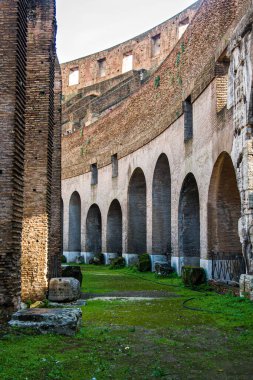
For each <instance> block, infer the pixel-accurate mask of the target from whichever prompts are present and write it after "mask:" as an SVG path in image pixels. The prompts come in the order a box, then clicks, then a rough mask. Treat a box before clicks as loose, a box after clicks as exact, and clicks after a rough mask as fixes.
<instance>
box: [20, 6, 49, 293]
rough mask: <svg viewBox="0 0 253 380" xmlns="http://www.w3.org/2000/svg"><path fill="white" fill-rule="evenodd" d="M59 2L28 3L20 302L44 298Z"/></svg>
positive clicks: (46, 272)
mask: <svg viewBox="0 0 253 380" xmlns="http://www.w3.org/2000/svg"><path fill="white" fill-rule="evenodd" d="M55 34H56V22H55V1H53V0H43V1H39V0H29V1H28V38H27V106H26V114H25V128H26V138H25V171H24V215H23V231H22V261H21V265H22V268H21V269H22V270H21V275H22V299H23V300H26V299H32V300H33V299H41V298H43V297H45V293H46V290H47V284H48V257H49V248H48V247H49V241H50V236H49V235H50V223H51V201H52V199H51V191H52V166H53V130H54V66H55Z"/></svg>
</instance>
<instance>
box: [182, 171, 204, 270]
mask: <svg viewBox="0 0 253 380" xmlns="http://www.w3.org/2000/svg"><path fill="white" fill-rule="evenodd" d="M178 243H179V256H180V257H183V263H184V265H195V266H199V265H200V212H199V192H198V186H197V182H196V179H195V177H194V175H193V174H192V173H189V174H188V175H187V176H186V178H185V180H184V182H183V185H182V189H181V193H180V199H179V210H178Z"/></svg>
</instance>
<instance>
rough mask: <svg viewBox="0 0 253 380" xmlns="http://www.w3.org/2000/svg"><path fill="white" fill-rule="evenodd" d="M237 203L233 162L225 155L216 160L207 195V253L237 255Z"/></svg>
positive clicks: (238, 242)
mask: <svg viewBox="0 0 253 380" xmlns="http://www.w3.org/2000/svg"><path fill="white" fill-rule="evenodd" d="M240 216H241V200H240V193H239V190H238V187H237V181H236V175H235V170H234V166H233V162H232V160H231V158H230V156H229V154H228V153H226V152H223V153H221V155H220V156H219V157H218V159H217V161H216V163H215V165H214V169H213V172H212V176H211V181H210V186H209V194H208V253H209V254H210V253H211V252H218V253H225V254H241V253H242V247H241V243H240V239H239V235H238V220H239V218H240Z"/></svg>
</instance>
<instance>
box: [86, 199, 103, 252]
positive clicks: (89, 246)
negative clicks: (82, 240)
mask: <svg viewBox="0 0 253 380" xmlns="http://www.w3.org/2000/svg"><path fill="white" fill-rule="evenodd" d="M101 251H102V220H101V212H100V209H99V207H98V205H96V204H93V205H92V206H91V207H90V209H89V211H88V215H87V219H86V252H92V253H100V252H101Z"/></svg>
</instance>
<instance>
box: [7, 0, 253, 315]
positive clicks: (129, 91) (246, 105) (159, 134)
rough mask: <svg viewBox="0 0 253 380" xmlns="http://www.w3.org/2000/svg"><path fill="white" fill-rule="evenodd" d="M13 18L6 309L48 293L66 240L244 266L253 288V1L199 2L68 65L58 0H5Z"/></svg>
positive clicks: (131, 256) (89, 253) (194, 262)
mask: <svg viewBox="0 0 253 380" xmlns="http://www.w3.org/2000/svg"><path fill="white" fill-rule="evenodd" d="M0 21H1V22H0V32H1V46H0V52H1V65H0V70H1V95H2V96H1V100H0V113H1V119H0V120H1V121H0V123H1V150H0V313H1V318H2V317H3V316H9V314H10V313H11V312H13V311H14V310H17V309H19V308H20V303H21V300H23V301H27V300H41V299H43V298H45V296H46V293H47V291H48V284H49V280H50V279H51V278H58V277H59V276H60V275H61V268H60V260H61V254H62V251H63V254H64V255H65V257H66V259H67V261H68V262H70V261H75V260H78V261H81V260H83V261H84V262H85V263H89V262H90V260H92V259H93V258H94V256H95V255H101V253H102V254H103V255H104V257H105V263H108V262H109V261H110V260H111V259H112V258H115V257H117V256H121V255H122V256H123V257H124V258H125V260H126V263H127V264H128V265H131V264H132V263H135V262H136V260H138V257H139V255H141V254H143V253H148V254H149V255H150V258H151V264H152V268H153V269H154V268H155V263H157V262H158V263H161V264H160V265H162V264H163V263H165V264H166V263H169V265H171V266H172V267H173V268H174V269H175V270H176V271H177V272H178V273H181V268H182V266H183V265H191V266H195V267H203V268H204V269H205V272H206V275H207V278H209V279H215V280H220V281H228V282H237V283H238V282H239V278H240V275H245V274H246V277H245V276H244V277H242V280H241V283H242V285H241V286H242V289H241V293H242V295H243V294H244V293H247V294H248V295H249V296H250V297H251V296H252V277H250V275H253V247H252V244H253V174H252V172H253V144H252V142H253V129H252V126H253V111H252V99H253V98H252V62H253V49H252V43H253V36H252V21H253V8H252V1H251V0H240V1H238V0H200V1H197V2H196V3H195V4H193V5H192V6H191V7H189V8H187V9H186V10H184V11H183V12H181V13H180V14H178V15H176V16H175V17H173V18H171V19H170V20H168V21H166V22H164V23H162V24H161V25H158V26H157V27H155V28H153V29H151V30H149V31H148V32H145V33H143V34H141V35H140V36H137V37H135V38H133V39H131V40H129V41H126V42H124V43H122V44H120V45H118V46H115V47H112V48H110V49H108V50H105V51H102V52H98V53H96V54H92V55H90V56H88V57H84V58H80V59H78V60H75V61H72V62H67V63H64V64H62V65H61V67H60V65H59V63H58V61H57V57H56V52H55V35H56V20H55V1H53V0H43V1H42V0H15V1H13V2H12V4H11V5H10V1H8V0H2V1H1V2H0ZM61 87H62V88H63V96H61ZM61 98H63V102H61ZM61 111H62V112H61ZM61 115H62V116H61ZM61 135H62V137H61ZM61 146H62V161H61ZM61 162H62V170H61ZM61 177H62V183H61ZM61 185H62V192H61ZM61 193H62V198H61ZM61 214H62V215H63V217H62V220H61ZM61 235H63V239H62V238H61ZM165 266H166V265H165ZM247 276H249V277H247ZM243 287H244V288H243ZM243 289H244V290H245V292H244V290H243Z"/></svg>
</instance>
